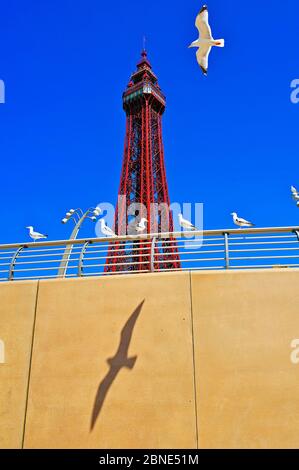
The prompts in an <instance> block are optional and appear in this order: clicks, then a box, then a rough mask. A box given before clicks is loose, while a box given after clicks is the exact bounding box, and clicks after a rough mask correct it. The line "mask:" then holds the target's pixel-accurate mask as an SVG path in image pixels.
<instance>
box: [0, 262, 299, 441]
mask: <svg viewBox="0 0 299 470" xmlns="http://www.w3.org/2000/svg"><path fill="white" fill-rule="evenodd" d="M298 283H299V270H288V269H275V270H259V271H226V272H223V271H222V272H197V273H196V272H193V273H189V272H185V273H171V274H166V273H165V274H158V273H154V274H148V275H142V274H138V275H131V276H115V277H113V276H109V277H100V278H85V279H74V280H70V279H69V280H52V281H40V282H39V283H38V284H37V283H36V282H27V283H22V282H12V283H2V284H0V346H1V340H4V342H5V356H6V357H5V363H4V364H1V354H0V380H1V382H0V447H1V448H5V447H16V448H18V447H22V445H23V446H24V447H25V448H43V447H46V448H196V447H197V446H198V445H199V447H200V448H218V447H220V448H244V447H246V448H278V447H279V448H280V447H289V448H292V447H293V448H294V447H295V448H298V447H299V399H298V392H299V363H298V362H299V353H298V355H297V356H296V355H295V356H294V357H296V358H298V361H295V362H294V361H293V362H292V361H291V353H292V348H291V343H292V341H293V340H294V339H296V338H297V339H299V289H298ZM298 345H299V341H298ZM31 351H32V357H31ZM0 353H1V351H0ZM107 360H108V362H107ZM28 383H29V387H28ZM24 430H25V434H24Z"/></svg>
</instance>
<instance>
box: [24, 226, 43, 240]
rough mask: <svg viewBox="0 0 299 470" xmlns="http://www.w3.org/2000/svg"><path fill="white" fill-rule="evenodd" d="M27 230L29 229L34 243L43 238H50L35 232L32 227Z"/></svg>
mask: <svg viewBox="0 0 299 470" xmlns="http://www.w3.org/2000/svg"><path fill="white" fill-rule="evenodd" d="M26 228H28V229H29V237H30V238H32V240H33V241H34V242H36V240H41V239H42V238H48V235H43V234H42V233H38V232H35V231H34V229H33V227H32V226H31V225H30V226H29V227H26Z"/></svg>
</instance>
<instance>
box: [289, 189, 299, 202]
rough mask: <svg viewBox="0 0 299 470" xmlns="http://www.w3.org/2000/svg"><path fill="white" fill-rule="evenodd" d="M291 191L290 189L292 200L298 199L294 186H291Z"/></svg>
mask: <svg viewBox="0 0 299 470" xmlns="http://www.w3.org/2000/svg"><path fill="white" fill-rule="evenodd" d="M291 191H292V195H293V199H294V201H299V193H298V191H297V189H296V188H295V187H294V186H291Z"/></svg>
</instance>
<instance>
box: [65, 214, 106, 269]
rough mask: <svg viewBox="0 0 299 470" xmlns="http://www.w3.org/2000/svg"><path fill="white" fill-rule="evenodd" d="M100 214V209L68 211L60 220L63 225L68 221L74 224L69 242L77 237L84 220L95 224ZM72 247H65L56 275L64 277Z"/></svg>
mask: <svg viewBox="0 0 299 470" xmlns="http://www.w3.org/2000/svg"><path fill="white" fill-rule="evenodd" d="M101 213H102V210H101V208H100V207H90V208H89V209H87V211H85V212H83V210H82V209H80V207H79V208H78V209H70V210H69V211H68V212H67V213H66V214H65V216H64V218H63V219H62V220H61V222H62V223H63V224H67V223H68V221H69V220H72V221H73V222H74V224H75V227H74V228H73V231H72V233H71V236H70V238H69V239H70V240H75V239H76V238H77V236H78V233H79V230H80V228H81V226H82V224H83V222H84V221H85V220H86V219H90V220H91V221H92V222H96V221H97V218H98V217H99V215H100V214H101ZM72 249H73V245H67V247H66V248H65V250H64V254H63V257H62V261H61V263H60V266H59V270H58V275H59V276H62V277H64V276H65V274H66V271H67V267H68V263H69V260H70V254H71V252H72Z"/></svg>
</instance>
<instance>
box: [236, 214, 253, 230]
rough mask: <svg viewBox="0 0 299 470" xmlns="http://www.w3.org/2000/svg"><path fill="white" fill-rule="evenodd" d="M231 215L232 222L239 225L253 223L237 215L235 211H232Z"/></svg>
mask: <svg viewBox="0 0 299 470" xmlns="http://www.w3.org/2000/svg"><path fill="white" fill-rule="evenodd" d="M231 215H232V216H233V220H234V224H235V225H238V226H239V227H254V224H253V223H251V222H249V221H248V220H245V219H242V218H241V217H238V214H237V213H236V212H232V213H231Z"/></svg>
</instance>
